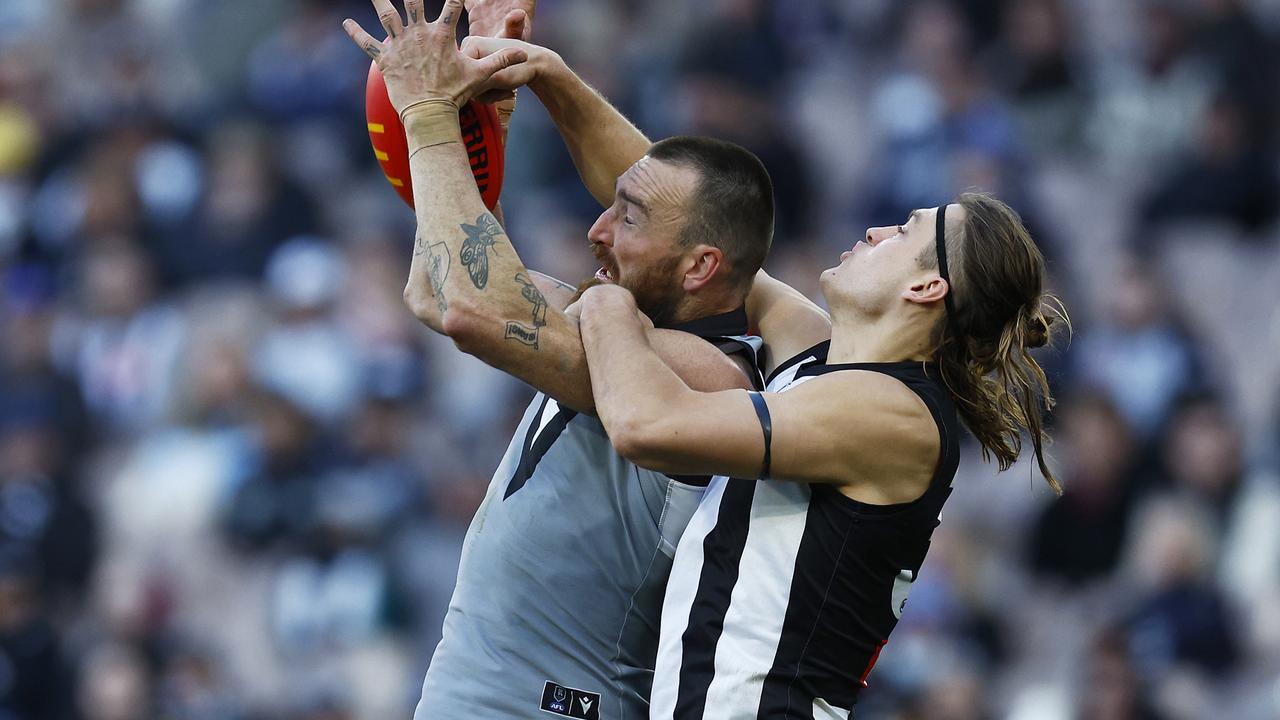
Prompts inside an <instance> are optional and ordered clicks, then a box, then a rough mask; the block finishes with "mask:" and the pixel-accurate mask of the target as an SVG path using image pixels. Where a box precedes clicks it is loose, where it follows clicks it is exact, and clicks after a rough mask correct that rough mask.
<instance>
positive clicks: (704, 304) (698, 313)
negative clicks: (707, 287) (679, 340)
mask: <svg viewBox="0 0 1280 720" xmlns="http://www.w3.org/2000/svg"><path fill="white" fill-rule="evenodd" d="M742 302H743V300H742V298H735V297H726V296H708V297H700V296H693V295H691V296H687V297H685V299H684V300H682V301H681V302H680V305H679V307H677V308H676V312H675V315H674V317H672V319H671V324H672V325H679V324H681V323H687V322H690V321H692V320H697V319H699V318H704V317H711V316H712V315H720V314H722V313H727V312H731V311H733V310H737V309H738V308H739V307H742Z"/></svg>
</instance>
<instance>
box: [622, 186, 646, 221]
mask: <svg viewBox="0 0 1280 720" xmlns="http://www.w3.org/2000/svg"><path fill="white" fill-rule="evenodd" d="M618 197H620V198H622V199H623V200H625V201H627V202H629V203H631V204H632V205H635V206H636V207H638V208H640V212H642V213H644V214H646V215H648V214H649V205H648V203H645V202H644V201H642V200H640V198H638V197H636V196H635V195H632V194H631V193H629V192H627V191H626V190H623V189H622V188H618Z"/></svg>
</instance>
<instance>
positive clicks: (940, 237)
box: [933, 203, 956, 316]
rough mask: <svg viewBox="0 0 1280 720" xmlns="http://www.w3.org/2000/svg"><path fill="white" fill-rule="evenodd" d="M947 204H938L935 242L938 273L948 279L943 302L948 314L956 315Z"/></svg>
mask: <svg viewBox="0 0 1280 720" xmlns="http://www.w3.org/2000/svg"><path fill="white" fill-rule="evenodd" d="M946 229H947V204H946V203H943V204H941V205H939V206H938V228H937V230H936V231H934V237H933V242H934V244H935V245H937V246H938V274H939V275H941V276H942V279H943V280H946V281H947V294H946V295H944V296H943V298H942V302H943V304H945V305H946V308H947V315H948V316H954V315H955V314H956V308H955V305H953V304H952V302H951V290H952V285H951V273H949V272H947V233H946Z"/></svg>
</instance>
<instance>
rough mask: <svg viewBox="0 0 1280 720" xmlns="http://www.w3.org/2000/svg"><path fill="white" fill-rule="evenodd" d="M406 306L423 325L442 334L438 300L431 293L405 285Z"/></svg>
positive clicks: (411, 285)
mask: <svg viewBox="0 0 1280 720" xmlns="http://www.w3.org/2000/svg"><path fill="white" fill-rule="evenodd" d="M404 305H405V307H407V308H409V312H411V313H413V316H414V317H415V318H417V319H418V320H419V321H420V322H421V323H422V324H423V325H426V326H427V327H429V328H431V329H432V330H435V331H436V332H441V328H440V309H439V308H438V307H437V306H436V299H435V298H434V297H432V296H431V295H430V294H429V293H427V292H425V291H424V290H422V289H421V288H416V287H414V286H413V284H412V283H411V284H409V285H405V287H404Z"/></svg>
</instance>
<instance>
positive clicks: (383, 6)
mask: <svg viewBox="0 0 1280 720" xmlns="http://www.w3.org/2000/svg"><path fill="white" fill-rule="evenodd" d="M373 8H374V9H375V10H377V11H378V22H380V23H382V28H383V29H384V30H386V31H387V37H396V36H398V35H399V34H400V33H402V32H404V24H403V23H401V22H400V13H399V12H398V11H397V10H396V9H395V7H394V6H392V4H391V0H373Z"/></svg>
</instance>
